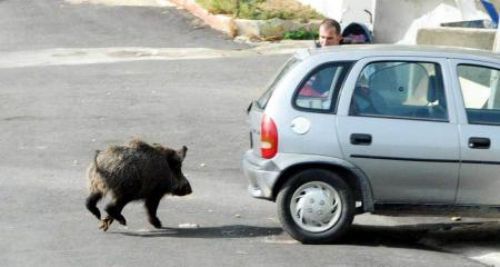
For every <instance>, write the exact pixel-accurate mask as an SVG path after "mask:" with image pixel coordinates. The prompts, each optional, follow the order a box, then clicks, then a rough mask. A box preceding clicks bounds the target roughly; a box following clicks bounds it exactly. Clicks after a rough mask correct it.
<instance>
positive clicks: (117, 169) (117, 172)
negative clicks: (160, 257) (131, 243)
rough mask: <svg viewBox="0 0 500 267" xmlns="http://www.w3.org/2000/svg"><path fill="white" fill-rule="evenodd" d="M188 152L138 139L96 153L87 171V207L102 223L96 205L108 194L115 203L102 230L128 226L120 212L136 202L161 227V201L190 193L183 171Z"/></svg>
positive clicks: (108, 209) (107, 210)
mask: <svg viewBox="0 0 500 267" xmlns="http://www.w3.org/2000/svg"><path fill="white" fill-rule="evenodd" d="M186 152H187V147H185V146H184V147H183V148H182V149H181V150H179V151H176V150H173V149H170V148H166V147H163V146H161V145H158V144H155V145H154V146H151V145H149V144H147V143H146V142H144V141H141V140H139V139H133V140H131V141H130V142H129V143H128V144H127V145H124V146H111V147H108V148H107V149H105V150H103V151H99V150H97V151H96V153H95V156H94V160H93V162H91V163H90V165H89V167H88V168H87V177H88V179H89V191H90V194H89V196H88V197H87V200H86V207H87V209H88V210H89V211H90V212H91V213H92V214H94V215H95V216H96V217H97V218H98V219H99V220H100V219H101V214H100V211H99V209H98V208H97V202H99V200H101V199H102V197H104V196H105V195H106V194H107V193H111V195H112V199H113V200H112V201H111V202H110V203H109V204H108V205H107V206H106V208H105V210H106V212H107V213H108V216H107V217H106V218H105V219H103V220H102V221H101V222H102V225H101V227H100V228H101V229H103V230H104V231H106V230H107V229H108V228H109V226H110V225H111V223H112V222H113V220H117V221H118V222H120V223H121V224H123V225H126V220H125V217H123V215H122V214H121V211H122V209H123V207H124V206H125V205H126V204H127V203H129V202H130V201H134V200H144V201H145V206H146V210H147V212H148V217H149V222H150V223H151V224H152V225H154V226H155V227H157V228H159V227H161V222H160V220H159V219H158V218H157V217H156V210H157V208H158V205H159V202H160V200H161V198H162V197H163V196H164V195H165V194H174V195H178V196H184V195H187V194H190V193H191V185H190V184H189V181H188V180H187V179H186V177H185V176H184V174H183V173H182V170H181V167H182V161H183V160H184V158H185V156H186Z"/></svg>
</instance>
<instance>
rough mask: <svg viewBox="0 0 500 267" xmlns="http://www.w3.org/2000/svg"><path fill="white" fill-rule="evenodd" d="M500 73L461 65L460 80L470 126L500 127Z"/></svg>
mask: <svg viewBox="0 0 500 267" xmlns="http://www.w3.org/2000/svg"><path fill="white" fill-rule="evenodd" d="M499 78H500V71H499V70H497V69H493V68H488V67H484V66H475V65H459V66H458V80H459V82H460V89H461V91H462V97H463V100H464V103H465V111H466V113H467V120H468V121H469V123H470V124H494V125H500V92H499V91H500V88H499V87H500V83H499Z"/></svg>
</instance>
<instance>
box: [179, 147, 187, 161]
mask: <svg viewBox="0 0 500 267" xmlns="http://www.w3.org/2000/svg"><path fill="white" fill-rule="evenodd" d="M187 150H188V148H187V146H182V148H181V149H179V150H177V154H178V155H179V157H181V161H183V160H184V158H185V157H186V153H187Z"/></svg>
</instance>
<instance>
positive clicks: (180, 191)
mask: <svg viewBox="0 0 500 267" xmlns="http://www.w3.org/2000/svg"><path fill="white" fill-rule="evenodd" d="M191 193H193V190H192V189H191V184H189V181H188V180H187V179H186V178H183V179H182V182H181V183H180V184H179V186H178V187H177V188H176V189H175V190H174V192H173V194H174V195H176V196H180V197H182V196H185V195H189V194H191Z"/></svg>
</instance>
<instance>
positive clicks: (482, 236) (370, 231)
mask: <svg viewBox="0 0 500 267" xmlns="http://www.w3.org/2000/svg"><path fill="white" fill-rule="evenodd" d="M343 243H345V244H351V245H362V246H380V245H382V246H388V247H401V248H403V247H404V248H419V249H432V250H436V249H439V248H440V247H441V246H445V245H446V244H460V245H461V246H468V245H470V246H478V245H479V246H498V244H499V243H500V223H499V222H459V223H436V224H415V225H403V226H369V225H353V226H352V228H351V230H350V231H349V233H348V234H347V235H346V236H345V238H344V241H343Z"/></svg>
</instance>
